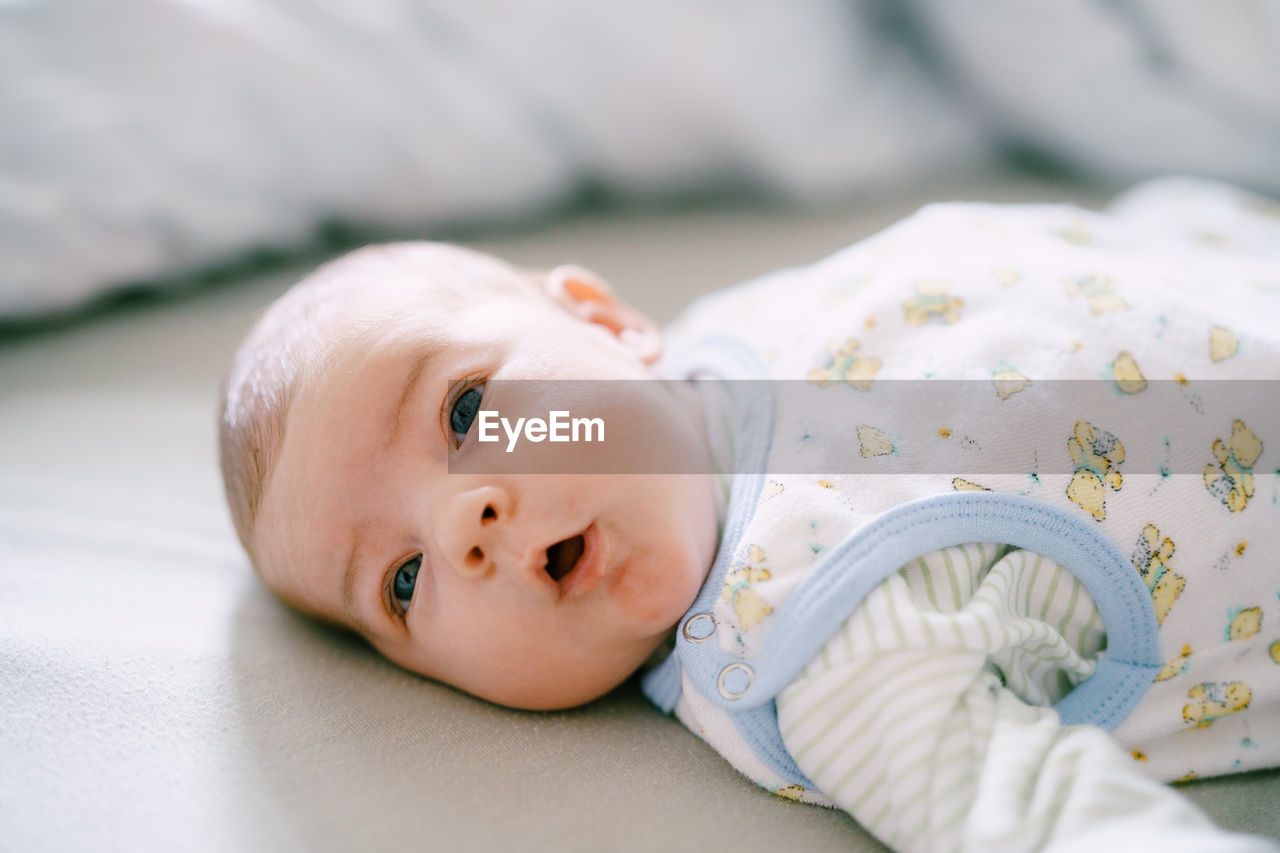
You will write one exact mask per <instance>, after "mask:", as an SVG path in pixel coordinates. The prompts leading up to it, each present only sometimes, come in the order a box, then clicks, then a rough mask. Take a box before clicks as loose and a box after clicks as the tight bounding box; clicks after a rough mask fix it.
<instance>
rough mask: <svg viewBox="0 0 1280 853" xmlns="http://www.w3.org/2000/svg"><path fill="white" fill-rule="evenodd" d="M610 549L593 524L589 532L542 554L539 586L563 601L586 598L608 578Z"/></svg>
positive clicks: (538, 571) (555, 545)
mask: <svg viewBox="0 0 1280 853" xmlns="http://www.w3.org/2000/svg"><path fill="white" fill-rule="evenodd" d="M607 556H608V548H607V544H606V542H605V539H604V536H603V535H602V534H601V532H600V529H599V527H597V526H596V525H595V523H594V522H593V523H592V524H591V525H589V526H588V527H587V529H586V530H583V531H581V532H580V533H575V534H573V535H572V536H568V537H566V538H564V539H559V540H557V541H556V542H553V543H552V544H551V545H549V546H547V548H546V549H545V550H543V551H542V552H540V560H541V562H540V563H538V564H537V567H536V571H537V573H538V574H540V575H541V578H540V582H541V583H543V584H545V585H546V586H547V587H548V589H549V590H551V591H552V592H553V593H555V594H556V595H557V597H559V598H562V599H567V598H576V597H578V596H580V595H585V594H586V593H587V592H589V591H590V590H591V589H593V588H594V587H595V586H596V584H598V583H599V582H600V580H601V578H603V577H604V574H605V566H606V565H607V561H606V558H607Z"/></svg>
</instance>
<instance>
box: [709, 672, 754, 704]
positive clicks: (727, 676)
mask: <svg viewBox="0 0 1280 853" xmlns="http://www.w3.org/2000/svg"><path fill="white" fill-rule="evenodd" d="M755 680H756V674H755V671H754V670H753V669H751V667H749V666H747V665H746V664H745V663H731V664H729V665H728V666H726V667H725V668H724V669H722V670H720V678H719V679H718V680H717V681H716V687H717V688H719V690H720V695H721V696H723V697H724V698H726V699H741V698H742V696H743V694H745V693H746V692H747V691H748V690H750V689H751V684H752V683H753V682H754V681H755ZM730 682H732V683H730Z"/></svg>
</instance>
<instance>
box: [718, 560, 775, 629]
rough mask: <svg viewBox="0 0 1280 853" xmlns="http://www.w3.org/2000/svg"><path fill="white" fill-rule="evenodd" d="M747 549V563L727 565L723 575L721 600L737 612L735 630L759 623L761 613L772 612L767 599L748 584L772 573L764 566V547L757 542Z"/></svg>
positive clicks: (761, 619)
mask: <svg viewBox="0 0 1280 853" xmlns="http://www.w3.org/2000/svg"><path fill="white" fill-rule="evenodd" d="M747 553H748V555H749V558H748V561H747V564H746V565H742V564H741V563H738V564H737V565H736V566H734V567H732V568H731V569H730V571H729V574H728V575H726V576H725V579H724V590H723V591H722V592H721V593H720V600H721V601H727V602H728V603H729V605H730V606H731V607H732V608H733V612H734V613H736V614H737V616H738V630H739V631H742V632H744V633H745V632H747V631H750V630H751V629H752V628H754V627H755V626H756V625H759V624H760V623H761V622H762V621H763V620H764V617H766V616H768V615H769V614H770V613H772V612H773V607H771V606H770V604H769V602H767V601H765V600H764V599H763V598H761V597H760V596H759V595H757V594H756V591H755V590H753V589H752V588H751V584H753V583H757V582H759V581H767V580H768V579H769V578H770V576H771V575H770V572H769V570H768V569H767V568H765V567H764V559H765V558H764V549H763V548H761V547H760V546H759V545H752V546H750V547H749V548H748V549H747Z"/></svg>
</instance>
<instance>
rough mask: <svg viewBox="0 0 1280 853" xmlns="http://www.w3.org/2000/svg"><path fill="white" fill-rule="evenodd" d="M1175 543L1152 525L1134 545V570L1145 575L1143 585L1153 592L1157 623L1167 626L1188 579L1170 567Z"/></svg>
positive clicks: (1139, 535)
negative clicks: (1174, 605)
mask: <svg viewBox="0 0 1280 853" xmlns="http://www.w3.org/2000/svg"><path fill="white" fill-rule="evenodd" d="M1173 548H1174V545H1173V540H1172V539H1170V538H1169V537H1168V536H1165V537H1164V538H1161V536H1160V531H1159V530H1158V529H1157V528H1156V526H1155V525H1154V524H1148V525H1146V526H1145V527H1143V528H1142V532H1141V533H1140V534H1138V541H1137V544H1135V545H1134V548H1133V555H1132V557H1131V559H1132V560H1133V567H1134V568H1135V569H1137V570H1138V574H1139V575H1141V576H1142V582H1143V583H1145V584H1146V585H1147V589H1149V590H1150V591H1151V602H1152V604H1154V605H1155V608H1156V624H1158V625H1163V624H1164V618H1165V617H1166V616H1168V615H1169V608H1171V607H1173V602H1174V601H1175V600H1176V599H1177V598H1178V596H1179V595H1181V594H1182V588H1183V587H1184V586H1186V583H1187V581H1186V578H1184V577H1182V575H1179V574H1177V573H1176V572H1174V571H1173V570H1172V569H1171V568H1170V567H1169V558H1170V557H1172V556H1173Z"/></svg>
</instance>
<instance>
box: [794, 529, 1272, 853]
mask: <svg viewBox="0 0 1280 853" xmlns="http://www.w3.org/2000/svg"><path fill="white" fill-rule="evenodd" d="M967 547H968V548H969V549H974V548H976V546H967ZM991 549H992V546H986V550H987V551H990V550H991ZM948 550H949V551H950V552H951V553H950V555H949V556H948V558H947V559H946V560H945V561H943V560H942V559H941V557H940V556H936V555H931V556H932V559H933V560H934V561H935V563H936V564H935V565H934V567H933V570H932V571H930V568H929V565H928V561H926V560H921V561H919V565H917V566H913V567H909V568H908V569H904V571H903V572H901V573H899V574H897V575H894V576H892V577H891V578H890V579H889V580H887V581H885V583H883V584H881V585H880V586H879V587H878V588H877V589H876V590H875V591H873V593H872V594H871V595H870V596H868V598H867V599H866V601H865V602H864V603H863V605H862V606H861V607H860V608H859V610H858V611H857V612H856V613H855V614H854V615H853V616H852V617H850V619H849V620H847V621H846V622H845V624H844V626H842V628H841V630H840V632H838V633H837V634H836V635H835V636H833V637H832V639H831V640H830V641H829V642H828V643H827V645H826V647H824V649H823V651H822V652H821V653H820V654H819V655H818V656H817V657H815V659H814V660H813V661H812V662H811V663H810V664H809V665H808V666H807V667H806V669H805V670H804V671H803V672H802V673H801V675H800V676H799V677H798V678H797V679H796V681H794V682H793V683H792V684H791V685H790V686H789V687H788V688H787V689H786V690H785V691H784V692H783V693H782V694H781V695H780V696H779V697H778V721H779V725H780V728H781V730H782V735H783V739H784V741H785V742H786V745H787V748H788V750H789V751H790V752H791V754H792V755H793V756H794V758H795V760H796V763H797V764H798V765H799V767H800V768H801V769H802V770H803V771H804V772H805V773H806V774H807V775H808V776H809V778H810V779H811V780H813V782H814V783H815V784H816V786H817V787H818V788H819V789H820V790H822V791H823V793H825V794H826V795H827V796H828V797H830V798H831V799H832V800H833V801H834V802H835V803H836V804H838V805H839V806H840V807H842V808H844V809H845V810H846V811H848V812H849V813H850V814H852V815H853V816H854V817H855V818H856V819H857V820H858V821H859V822H860V823H862V824H863V826H865V827H866V828H867V829H868V830H869V831H871V832H872V833H874V834H875V835H876V836H877V837H878V838H880V839H881V840H883V841H884V842H886V843H887V844H889V845H890V846H892V847H893V848H895V849H900V850H975V851H992V850H1042V849H1043V850H1087V851H1089V853H1096V851H1098V850H1110V849H1159V850H1162V851H1171V850H1173V851H1176V850H1188V851H1189V850H1214V851H1233V850H1250V851H1252V850H1272V851H1274V850H1276V849H1277V848H1276V847H1275V846H1274V845H1273V844H1272V843H1270V842H1268V841H1266V840H1263V839H1258V838H1252V837H1247V836H1239V835H1231V834H1228V833H1225V832H1223V831H1222V830H1220V829H1218V828H1217V827H1216V826H1214V824H1213V823H1212V822H1210V821H1209V820H1208V818H1206V817H1205V816H1204V815H1203V814H1202V813H1201V812H1200V811H1198V810H1197V809H1196V808H1195V806H1193V805H1192V804H1191V803H1189V802H1188V801H1187V800H1185V799H1184V798H1182V797H1181V796H1180V795H1179V794H1177V793H1176V792H1175V791H1174V790H1173V789H1171V788H1168V787H1166V786H1164V785H1162V784H1160V783H1158V782H1155V781H1153V780H1150V779H1147V778H1145V777H1143V776H1142V775H1140V774H1139V773H1138V772H1137V770H1136V769H1135V762H1134V760H1133V758H1132V757H1131V756H1130V755H1128V754H1127V753H1126V752H1125V751H1124V750H1123V749H1121V748H1120V746H1119V745H1118V744H1117V743H1116V742H1115V741H1114V739H1113V738H1111V736H1110V735H1108V734H1107V733H1105V732H1104V731H1102V730H1101V729H1098V728H1095V727H1092V726H1063V725H1061V723H1060V721H1059V718H1058V715H1057V713H1056V712H1055V711H1054V710H1053V709H1052V708H1051V707H1046V706H1037V705H1030V704H1027V703H1026V702H1024V701H1023V700H1022V699H1020V698H1019V697H1018V695H1017V694H1016V693H1015V692H1014V691H1013V690H1012V689H1010V687H1015V686H1016V687H1018V688H1019V692H1022V693H1024V694H1029V695H1031V696H1032V697H1033V698H1036V699H1037V700H1038V701H1044V700H1045V699H1046V698H1051V697H1045V696H1044V695H1043V694H1044V693H1045V692H1046V691H1050V692H1051V691H1052V690H1053V687H1052V685H1053V683H1054V681H1055V676H1054V674H1053V673H1052V672H1051V668H1052V667H1053V666H1054V665H1060V666H1061V667H1063V668H1065V669H1067V670H1068V671H1071V672H1072V673H1073V676H1074V677H1075V678H1079V677H1081V676H1082V675H1084V674H1087V672H1088V671H1091V666H1092V665H1091V664H1090V662H1089V661H1088V660H1087V658H1086V656H1084V655H1081V654H1080V651H1081V650H1082V649H1081V646H1087V645H1089V640H1088V636H1087V635H1088V634H1089V632H1090V629H1089V622H1090V620H1092V619H1094V617H1093V616H1092V612H1093V611H1092V604H1091V602H1090V601H1089V600H1088V597H1087V596H1081V595H1079V594H1078V593H1079V592H1080V591H1079V590H1078V589H1076V590H1074V591H1072V590H1071V589H1069V586H1070V583H1067V584H1060V585H1058V586H1060V587H1062V588H1061V589H1057V588H1054V589H1051V591H1050V593H1049V595H1050V598H1056V599H1057V600H1059V601H1060V602H1066V603H1068V605H1069V607H1070V611H1069V612H1068V611H1067V610H1066V608H1064V607H1053V606H1046V607H1044V608H1042V607H1040V606H1039V603H1038V602H1035V601H1033V600H1032V597H1031V596H1030V595H1026V596H1025V598H1024V592H1025V591H1026V589H1027V586H1026V585H1027V584H1031V585H1032V586H1034V585H1036V583H1037V581H1036V580H1035V579H1034V578H1033V577H1030V575H1031V572H1029V571H1026V570H1025V569H1026V565H1025V564H1026V562H1027V560H1028V557H1027V555H1026V553H1025V552H1014V553H1013V554H1010V555H1009V556H1006V557H1005V558H1004V559H1002V560H999V561H998V562H997V563H996V565H995V566H994V567H992V569H991V571H990V573H988V574H986V576H985V579H979V577H980V575H981V574H982V573H981V572H977V571H975V572H970V571H969V569H968V568H967V566H970V565H972V564H973V563H974V562H977V560H976V559H974V560H965V559H962V558H961V553H960V551H959V550H958V549H948ZM964 556H966V557H967V556H969V555H968V554H967V553H966V554H965V555H964ZM974 556H975V558H976V555H974ZM1029 559H1033V560H1040V559H1041V558H1038V557H1035V555H1030V558H1029ZM1019 560H1021V561H1022V563H1023V565H1021V566H1019V565H1018V561H1019ZM1045 565H1047V566H1048V567H1050V569H1051V570H1050V571H1043V569H1044V568H1045ZM1040 569H1041V570H1037V571H1036V573H1035V576H1036V577H1040V578H1041V579H1044V578H1047V577H1049V576H1050V575H1052V574H1053V573H1054V572H1060V571H1061V570H1059V569H1057V567H1056V566H1053V564H1051V563H1049V562H1048V561H1044V565H1042V566H1041V567H1040ZM1060 577H1062V578H1066V579H1068V581H1069V582H1070V581H1073V580H1074V579H1072V578H1071V577H1070V575H1066V574H1065V573H1063V574H1062V575H1060ZM1024 601H1031V602H1032V604H1034V605H1036V606H1034V607H1032V608H1027V607H1023V606H1021V604H1022V603H1023V602H1024ZM1050 604H1053V602H1050ZM1029 609H1030V610H1033V611H1035V616H1036V618H1030V617H1028V616H1027V615H1026V612H1027V611H1028V610H1029ZM1046 614H1048V616H1047V617H1046ZM1060 614H1065V615H1060ZM1094 624H1095V625H1096V622H1095V623H1094ZM1082 629H1083V630H1082ZM1095 644H1096V643H1095ZM1020 650H1025V652H1020ZM1084 651H1086V652H1087V651H1088V649H1084ZM991 658H996V659H999V660H1001V663H1002V667H1003V668H1004V671H1005V672H1006V673H1007V676H1006V677H1007V680H1008V683H1009V685H1010V686H1009V687H1006V686H1005V685H1004V684H1003V683H1002V678H1001V674H1000V672H999V671H997V669H996V667H994V666H993V665H992V664H991V663H990V659H991Z"/></svg>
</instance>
